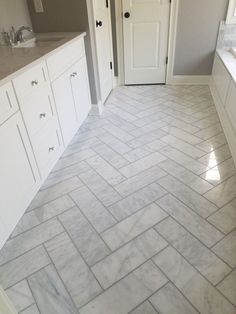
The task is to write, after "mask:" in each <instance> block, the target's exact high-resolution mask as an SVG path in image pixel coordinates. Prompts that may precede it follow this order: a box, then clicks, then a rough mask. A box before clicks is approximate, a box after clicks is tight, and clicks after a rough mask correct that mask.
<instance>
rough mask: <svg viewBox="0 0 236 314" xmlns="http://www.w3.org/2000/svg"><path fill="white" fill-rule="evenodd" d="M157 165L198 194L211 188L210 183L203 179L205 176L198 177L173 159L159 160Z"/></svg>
mask: <svg viewBox="0 0 236 314" xmlns="http://www.w3.org/2000/svg"><path fill="white" fill-rule="evenodd" d="M159 167H160V168H162V169H163V170H165V171H166V172H168V173H169V174H170V175H172V176H173V177H175V178H177V179H178V180H179V181H181V182H182V183H184V184H186V185H187V186H189V187H190V188H191V189H193V190H194V191H196V192H198V193H199V194H204V193H206V192H207V191H209V190H211V189H212V188H213V185H212V184H210V183H209V182H207V181H206V180H204V179H205V178H203V179H202V178H199V176H197V175H196V174H194V173H193V172H191V171H189V170H187V169H185V168H184V167H182V166H181V165H179V164H177V163H176V162H174V161H173V160H170V159H167V160H165V161H163V162H161V163H160V164H159Z"/></svg>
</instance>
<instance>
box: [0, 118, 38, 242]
mask: <svg viewBox="0 0 236 314" xmlns="http://www.w3.org/2000/svg"><path fill="white" fill-rule="evenodd" d="M0 147H1V154H0V191H1V193H0V217H1V219H2V221H3V224H4V229H5V230H4V234H3V235H2V237H3V238H1V240H0V243H3V242H4V241H5V240H6V239H7V238H8V236H9V235H10V234H11V232H12V231H13V229H14V227H15V226H16V224H17V222H18V221H19V219H20V218H21V216H22V215H23V213H24V211H25V210H26V208H27V207H28V205H29V204H30V202H31V201H32V199H33V197H34V196H35V194H36V192H37V190H38V188H39V185H40V180H39V174H38V170H37V166H36V162H35V160H34V156H33V152H32V149H31V146H30V142H29V139H28V136H27V133H26V130H25V127H24V124H23V121H22V118H21V115H20V113H16V114H15V115H14V116H13V117H11V118H10V119H9V120H8V121H7V122H5V123H4V124H3V125H2V126H1V127H0Z"/></svg>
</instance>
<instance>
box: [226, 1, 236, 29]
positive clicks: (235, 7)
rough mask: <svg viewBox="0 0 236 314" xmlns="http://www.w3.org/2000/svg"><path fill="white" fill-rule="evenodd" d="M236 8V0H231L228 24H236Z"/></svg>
mask: <svg viewBox="0 0 236 314" xmlns="http://www.w3.org/2000/svg"><path fill="white" fill-rule="evenodd" d="M235 10H236V0H230V1H229V6H228V12H227V18H226V24H236V16H235V15H234V14H235Z"/></svg>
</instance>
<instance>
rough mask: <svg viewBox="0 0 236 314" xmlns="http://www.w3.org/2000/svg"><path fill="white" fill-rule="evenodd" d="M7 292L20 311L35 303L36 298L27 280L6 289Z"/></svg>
mask: <svg viewBox="0 0 236 314" xmlns="http://www.w3.org/2000/svg"><path fill="white" fill-rule="evenodd" d="M6 293H7V295H8V297H9V299H10V300H11V302H12V303H13V305H14V306H15V308H16V310H17V311H18V312H20V311H23V310H24V309H26V308H27V307H29V306H30V305H32V304H34V302H35V301H34V298H33V296H32V293H31V291H30V288H29V286H28V283H27V281H26V280H22V281H20V282H19V283H17V284H16V285H14V286H12V287H11V288H9V289H7V290H6Z"/></svg>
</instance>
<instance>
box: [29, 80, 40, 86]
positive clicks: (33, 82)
mask: <svg viewBox="0 0 236 314" xmlns="http://www.w3.org/2000/svg"><path fill="white" fill-rule="evenodd" d="M38 83H39V81H37V80H34V81H32V82H31V85H32V86H35V85H38Z"/></svg>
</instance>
